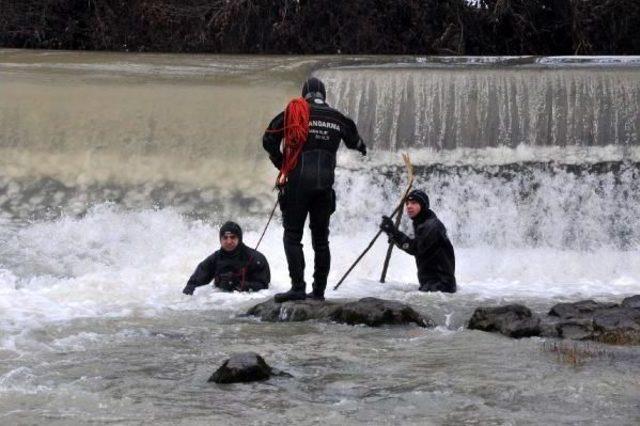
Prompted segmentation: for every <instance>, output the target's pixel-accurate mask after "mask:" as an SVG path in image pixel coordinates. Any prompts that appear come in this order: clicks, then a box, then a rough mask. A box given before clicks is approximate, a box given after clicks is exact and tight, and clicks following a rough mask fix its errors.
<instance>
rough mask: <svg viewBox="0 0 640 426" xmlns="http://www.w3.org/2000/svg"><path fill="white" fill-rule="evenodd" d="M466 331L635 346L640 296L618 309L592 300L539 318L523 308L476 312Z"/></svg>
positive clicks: (638, 341) (558, 306) (561, 307)
mask: <svg viewBox="0 0 640 426" xmlns="http://www.w3.org/2000/svg"><path fill="white" fill-rule="evenodd" d="M469 328H470V329H475V330H483V331H489V332H498V333H502V334H504V335H506V336H510V337H528V336H543V337H560V338H565V339H573V340H595V341H598V342H604V343H611V344H619V345H638V344H640V295H636V296H631V297H627V298H626V299H624V300H623V301H622V304H621V305H618V304H617V303H610V302H606V303H602V302H595V301H593V300H582V301H579V302H574V303H558V304H556V305H555V306H553V307H552V308H551V310H550V311H549V314H548V316H546V317H542V318H540V317H537V316H534V315H533V314H532V313H531V311H530V310H529V308H527V307H526V306H523V305H506V306H498V307H493V308H478V309H476V310H475V312H474V313H473V316H472V317H471V319H470V320H469Z"/></svg>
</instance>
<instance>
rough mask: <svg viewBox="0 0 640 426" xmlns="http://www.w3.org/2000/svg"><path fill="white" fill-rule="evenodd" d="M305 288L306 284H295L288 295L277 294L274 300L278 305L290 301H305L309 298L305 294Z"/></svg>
mask: <svg viewBox="0 0 640 426" xmlns="http://www.w3.org/2000/svg"><path fill="white" fill-rule="evenodd" d="M305 287H306V284H305V283H301V284H294V285H292V286H291V290H289V291H287V292H286V293H278V294H276V295H275V296H274V298H273V300H275V302H276V303H283V302H288V301H290V300H304V299H306V298H307V294H306V293H305V292H304V288H305Z"/></svg>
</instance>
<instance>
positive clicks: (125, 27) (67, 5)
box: [0, 0, 640, 55]
mask: <svg viewBox="0 0 640 426" xmlns="http://www.w3.org/2000/svg"><path fill="white" fill-rule="evenodd" d="M639 29H640V1H638V0H481V1H480V5H479V7H476V6H471V5H469V4H468V3H467V2H466V1H465V0H341V1H336V0H298V1H297V0H0V46H4V47H18V48H43V49H87V50H115V51H141V52H142V51H164V52H215V53H282V54H300V53H305V54H313V53H315V54H321V53H323V54H335V53H345V54H353V53H376V54H377V53H380V54H382V53H388V54H452V55H494V54H504V55H506V54H509V55H520V54H524V55H526V54H538V55H549V54H556V55H560V54H568V55H569V54H638V53H640V31H639Z"/></svg>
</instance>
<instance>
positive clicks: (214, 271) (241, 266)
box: [187, 243, 271, 293]
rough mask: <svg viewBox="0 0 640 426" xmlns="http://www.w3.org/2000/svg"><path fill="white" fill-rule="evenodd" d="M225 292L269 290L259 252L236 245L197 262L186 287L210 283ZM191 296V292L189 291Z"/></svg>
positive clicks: (264, 260) (265, 270)
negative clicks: (212, 282)
mask: <svg viewBox="0 0 640 426" xmlns="http://www.w3.org/2000/svg"><path fill="white" fill-rule="evenodd" d="M211 280H214V285H215V286H216V287H218V288H220V289H221V290H224V291H234V290H237V291H258V290H262V289H265V288H268V287H269V281H271V274H270V271H269V263H267V259H266V258H265V257H264V256H263V255H262V253H260V252H258V251H256V250H254V249H252V248H249V247H247V246H245V245H244V244H243V243H239V244H238V247H236V248H235V250H233V251H230V252H228V251H225V250H222V249H221V250H218V251H216V252H215V253H213V254H212V255H211V256H209V257H207V258H206V259H205V260H203V261H202V262H200V264H199V265H198V267H197V268H196V270H195V272H194V273H193V274H192V275H191V278H189V281H188V282H187V288H189V287H190V288H191V290H193V289H194V288H195V287H199V286H203V285H206V284H209V283H210V282H211ZM192 293H193V291H192Z"/></svg>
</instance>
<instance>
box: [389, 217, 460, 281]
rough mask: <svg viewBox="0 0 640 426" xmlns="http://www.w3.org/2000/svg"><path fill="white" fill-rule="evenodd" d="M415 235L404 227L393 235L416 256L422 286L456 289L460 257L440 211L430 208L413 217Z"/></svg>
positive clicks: (406, 249)
mask: <svg viewBox="0 0 640 426" xmlns="http://www.w3.org/2000/svg"><path fill="white" fill-rule="evenodd" d="M413 232H414V237H413V238H410V237H408V236H407V235H405V234H404V233H402V232H401V231H396V232H394V235H393V236H392V237H391V240H392V241H393V243H395V244H396V245H397V246H398V247H399V248H400V249H401V250H404V251H405V252H407V253H409V254H410V255H412V256H415V258H416V265H417V267H418V281H419V282H420V290H423V291H444V292H448V293H455V291H456V279H455V276H454V275H455V269H456V259H455V254H454V251H453V246H452V245H451V241H449V237H448V236H447V229H446V228H445V226H444V225H443V223H442V222H441V221H440V219H438V217H437V216H436V214H435V213H434V212H433V211H432V210H430V209H426V210H424V211H422V212H420V214H418V216H417V217H415V218H414V219H413Z"/></svg>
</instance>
